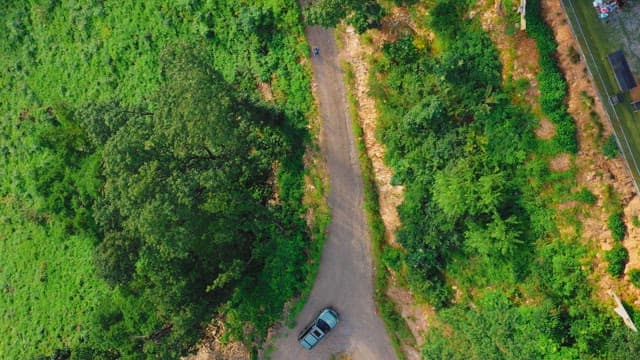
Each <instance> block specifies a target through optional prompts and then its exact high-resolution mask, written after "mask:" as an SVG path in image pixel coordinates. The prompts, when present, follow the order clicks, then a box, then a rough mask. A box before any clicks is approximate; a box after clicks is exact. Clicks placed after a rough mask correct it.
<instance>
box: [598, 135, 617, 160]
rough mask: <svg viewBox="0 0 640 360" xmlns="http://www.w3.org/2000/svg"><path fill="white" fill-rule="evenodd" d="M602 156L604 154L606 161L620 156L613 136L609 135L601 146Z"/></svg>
mask: <svg viewBox="0 0 640 360" xmlns="http://www.w3.org/2000/svg"><path fill="white" fill-rule="evenodd" d="M602 154H604V156H606V157H607V159H613V158H614V157H616V156H618V155H620V148H619V147H618V142H617V141H616V137H615V135H610V136H609V137H608V138H607V141H606V142H605V143H604V144H602Z"/></svg>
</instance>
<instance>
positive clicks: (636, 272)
mask: <svg viewBox="0 0 640 360" xmlns="http://www.w3.org/2000/svg"><path fill="white" fill-rule="evenodd" d="M629 278H630V279H631V283H632V284H633V285H634V286H635V287H637V288H640V269H633V270H629Z"/></svg>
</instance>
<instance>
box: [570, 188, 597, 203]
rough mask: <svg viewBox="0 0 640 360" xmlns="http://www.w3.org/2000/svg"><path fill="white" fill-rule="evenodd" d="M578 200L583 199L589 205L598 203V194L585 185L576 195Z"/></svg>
mask: <svg viewBox="0 0 640 360" xmlns="http://www.w3.org/2000/svg"><path fill="white" fill-rule="evenodd" d="M575 198H576V200H578V201H581V202H583V203H585V204H589V205H593V204H595V203H596V200H597V198H596V196H595V195H593V193H592V192H591V191H589V189H587V188H585V187H583V188H582V190H580V191H579V192H578V193H577V194H576V195H575Z"/></svg>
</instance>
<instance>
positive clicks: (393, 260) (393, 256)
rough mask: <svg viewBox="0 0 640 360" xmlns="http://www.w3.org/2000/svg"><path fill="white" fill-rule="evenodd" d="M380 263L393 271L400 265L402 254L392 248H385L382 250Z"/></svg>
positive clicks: (398, 268)
mask: <svg viewBox="0 0 640 360" xmlns="http://www.w3.org/2000/svg"><path fill="white" fill-rule="evenodd" d="M382 263H383V264H384V265H385V266H387V267H388V268H391V269H393V270H395V271H398V270H400V266H401V265H402V252H401V251H400V249H398V248H395V247H393V246H385V247H384V249H383V250H382Z"/></svg>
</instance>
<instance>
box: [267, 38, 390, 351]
mask: <svg viewBox="0 0 640 360" xmlns="http://www.w3.org/2000/svg"><path fill="white" fill-rule="evenodd" d="M306 34H307V39H308V41H309V44H310V45H311V47H318V48H320V55H319V56H314V57H312V65H313V75H314V80H315V82H316V84H317V96H318V101H319V103H320V115H321V116H322V119H323V122H322V124H323V125H322V134H321V144H320V146H321V149H322V152H323V154H324V156H325V158H326V161H327V166H328V169H329V181H330V188H331V190H330V192H329V200H328V201H329V206H330V207H331V214H332V222H331V224H330V225H329V228H328V235H329V236H328V239H327V241H326V243H325V246H324V249H323V252H322V258H321V261H320V269H319V272H318V277H317V279H316V282H315V284H314V286H313V289H312V290H311V294H310V296H309V300H308V302H307V304H306V305H305V307H304V309H303V310H302V312H301V313H300V315H299V316H298V319H297V322H298V325H297V326H296V328H295V329H293V330H289V329H284V330H282V331H283V332H284V333H283V334H279V335H280V336H281V337H280V338H278V340H277V341H276V343H275V347H276V350H275V351H274V353H273V354H272V356H271V358H272V359H274V360H285V359H286V360H304V359H329V358H330V357H331V355H333V354H338V353H349V354H350V355H351V356H352V358H353V359H354V360H387V359H388V360H392V359H396V356H395V352H394V350H393V348H392V346H391V341H390V340H389V337H388V336H387V333H386V331H385V328H384V324H383V323H382V320H381V319H380V318H379V317H378V315H377V314H376V310H375V306H374V303H373V269H372V265H371V246H370V241H369V236H368V231H367V229H368V227H367V223H366V221H365V216H364V210H363V192H362V177H361V174H360V165H359V162H358V156H357V151H356V148H355V143H354V139H353V132H352V130H351V119H350V117H349V115H348V114H349V113H348V111H347V109H348V105H347V100H346V94H345V88H344V76H343V73H342V70H341V69H340V66H339V63H338V60H337V50H336V45H335V40H334V36H333V31H332V30H330V29H324V28H321V27H317V26H312V27H308V28H307V29H306ZM325 306H332V307H333V308H335V309H336V310H337V311H338V312H339V313H340V315H341V322H340V323H339V324H338V326H337V327H336V329H334V330H333V331H332V332H331V333H329V335H328V336H327V338H325V339H324V340H323V341H322V342H321V343H320V344H318V345H317V346H316V347H315V348H314V349H313V350H311V351H308V350H304V349H303V348H302V347H301V346H300V345H299V344H298V342H297V335H298V333H299V332H300V330H301V329H302V328H303V327H304V326H305V325H306V324H307V323H308V322H309V321H310V320H311V319H313V317H314V316H315V315H316V314H317V313H318V312H319V311H320V310H321V309H322V308H323V307H325Z"/></svg>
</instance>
